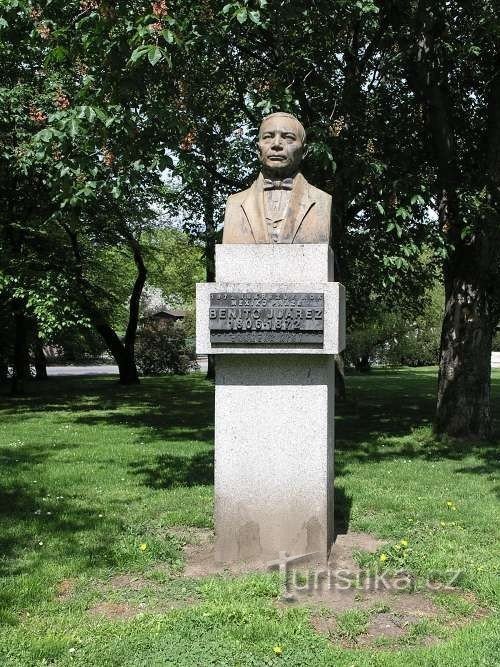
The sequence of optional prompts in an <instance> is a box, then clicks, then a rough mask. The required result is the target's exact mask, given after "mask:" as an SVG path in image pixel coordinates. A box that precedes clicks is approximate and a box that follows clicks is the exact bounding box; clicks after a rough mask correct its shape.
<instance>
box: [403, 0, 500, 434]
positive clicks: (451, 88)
mask: <svg viewBox="0 0 500 667" xmlns="http://www.w3.org/2000/svg"><path fill="white" fill-rule="evenodd" d="M401 9H402V8H401V3H398V5H397V8H396V5H395V4H393V12H394V15H395V16H396V17H397V19H401V15H402V16H403V18H402V20H399V21H398V23H397V26H396V29H397V31H398V34H399V42H400V43H401V44H402V45H403V49H404V59H405V65H406V72H407V77H408V83H409V85H410V87H411V89H412V91H413V92H414V95H415V103H414V104H413V108H415V106H416V105H420V106H421V108H422V110H423V118H422V121H423V123H422V124H423V127H424V128H425V132H426V136H427V137H428V139H429V141H428V146H429V150H428V154H427V156H426V158H427V161H428V164H429V167H430V170H431V174H432V177H433V181H432V182H431V187H432V193H433V197H434V201H435V204H436V208H437V210H438V213H439V229H440V232H441V234H442V235H443V238H444V239H445V241H446V243H447V252H446V256H445V260H444V286H445V299H446V303H445V314H444V320H443V326H442V334H441V354H440V368H439V382H438V398H437V412H436V429H437V432H438V433H446V434H448V435H451V436H458V437H471V436H475V437H480V438H487V437H488V436H489V435H490V433H491V417H490V401H489V399H490V359H491V345H492V338H493V334H494V332H495V329H496V326H497V324H498V322H499V319H500V208H499V205H500V114H499V113H498V108H499V104H500V77H499V75H498V72H499V67H500V30H499V28H498V26H499V19H500V13H499V11H498V7H497V6H496V4H495V3H490V2H485V3H473V2H465V3H459V2H450V3H447V4H446V5H439V4H438V3H435V2H432V1H431V0H419V1H418V2H412V3H408V4H407V5H406V6H405V8H404V13H402V12H401Z"/></svg>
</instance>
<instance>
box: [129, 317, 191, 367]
mask: <svg viewBox="0 0 500 667" xmlns="http://www.w3.org/2000/svg"><path fill="white" fill-rule="evenodd" d="M135 358H136V363H137V368H138V369H139V371H140V373H141V374H142V375H165V374H169V373H170V374H175V375H185V374H186V373H189V371H190V370H194V369H196V368H198V364H197V363H196V352H195V349H194V340H193V339H192V338H191V339H188V338H186V331H185V328H184V326H183V324H182V323H181V322H164V321H162V322H154V321H146V322H144V323H143V324H142V326H141V327H140V329H139V331H138V334H137V341H136V347H135Z"/></svg>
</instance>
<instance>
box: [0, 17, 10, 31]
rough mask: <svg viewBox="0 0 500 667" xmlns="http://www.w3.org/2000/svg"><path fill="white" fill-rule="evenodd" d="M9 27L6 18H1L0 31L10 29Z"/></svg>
mask: <svg viewBox="0 0 500 667" xmlns="http://www.w3.org/2000/svg"><path fill="white" fill-rule="evenodd" d="M8 27H9V24H8V23H7V21H6V20H5V19H4V18H0V30H1V29H2V28H8Z"/></svg>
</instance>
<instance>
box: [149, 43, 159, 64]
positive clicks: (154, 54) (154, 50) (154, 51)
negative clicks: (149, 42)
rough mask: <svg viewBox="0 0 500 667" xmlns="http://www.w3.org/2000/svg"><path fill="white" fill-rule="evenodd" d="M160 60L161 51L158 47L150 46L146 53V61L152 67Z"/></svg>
mask: <svg viewBox="0 0 500 667" xmlns="http://www.w3.org/2000/svg"><path fill="white" fill-rule="evenodd" d="M161 58H162V51H161V49H160V47H159V46H152V47H150V48H149V51H148V60H149V62H150V63H151V64H152V65H156V63H157V62H158V61H159V60H161Z"/></svg>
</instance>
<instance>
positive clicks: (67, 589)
mask: <svg viewBox="0 0 500 667" xmlns="http://www.w3.org/2000/svg"><path fill="white" fill-rule="evenodd" d="M74 588H75V582H74V581H73V580H72V579H63V580H62V581H60V582H59V584H58V585H57V593H56V599H57V600H59V602H64V601H65V600H69V599H70V597H71V596H72V595H73V590H74Z"/></svg>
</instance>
